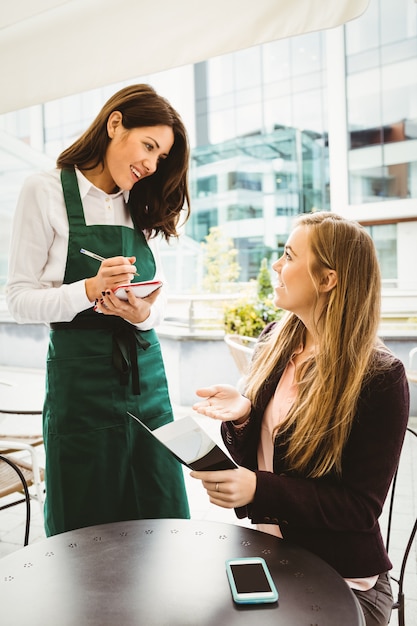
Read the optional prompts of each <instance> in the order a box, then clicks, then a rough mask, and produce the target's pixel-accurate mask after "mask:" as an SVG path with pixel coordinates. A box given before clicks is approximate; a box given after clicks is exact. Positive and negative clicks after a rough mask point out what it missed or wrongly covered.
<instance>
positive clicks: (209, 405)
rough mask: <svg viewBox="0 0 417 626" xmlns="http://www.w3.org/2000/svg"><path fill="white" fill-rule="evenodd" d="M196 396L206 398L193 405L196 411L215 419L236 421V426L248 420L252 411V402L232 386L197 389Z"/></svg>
mask: <svg viewBox="0 0 417 626" xmlns="http://www.w3.org/2000/svg"><path fill="white" fill-rule="evenodd" d="M196 394H197V395H198V396H200V397H201V398H205V399H204V400H203V401H202V402H196V403H195V404H194V405H193V407H192V408H193V409H194V411H197V413H201V414H202V415H207V416H208V417H212V418H213V419H217V420H222V421H224V422H226V421H234V422H235V423H236V424H239V423H241V424H242V423H243V422H245V421H246V420H247V418H248V417H249V415H250V411H251V402H250V400H248V398H245V396H242V394H240V393H239V391H238V390H237V389H236V388H235V387H233V386H232V385H213V386H212V387H204V388H202V389H197V391H196Z"/></svg>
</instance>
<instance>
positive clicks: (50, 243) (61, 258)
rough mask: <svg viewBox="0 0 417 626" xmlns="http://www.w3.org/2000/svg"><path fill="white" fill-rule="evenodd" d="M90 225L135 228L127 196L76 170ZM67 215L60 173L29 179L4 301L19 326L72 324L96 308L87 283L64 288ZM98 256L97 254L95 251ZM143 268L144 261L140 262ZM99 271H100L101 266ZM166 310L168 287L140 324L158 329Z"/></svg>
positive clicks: (154, 245) (16, 222)
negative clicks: (110, 191)
mask: <svg viewBox="0 0 417 626" xmlns="http://www.w3.org/2000/svg"><path fill="white" fill-rule="evenodd" d="M76 174H77V179H78V186H79V189H80V195H81V199H82V202H83V207H84V215H85V221H86V224H87V226H88V225H93V224H107V225H117V226H127V227H128V228H133V224H132V220H131V217H130V214H129V211H128V209H127V206H126V202H125V200H127V197H128V192H123V191H119V192H117V193H115V194H107V193H105V192H104V191H102V190H101V189H98V188H97V187H95V186H94V185H92V184H91V183H90V182H89V181H88V180H87V178H85V176H83V175H82V174H81V172H79V171H78V170H77V169H76ZM68 236H69V226H68V216H67V211H66V207H65V202H64V195H63V191H62V186H61V179H60V170H59V169H55V170H53V171H50V172H39V173H36V174H33V175H32V176H30V177H29V178H28V179H27V180H26V181H25V183H24V185H23V187H22V190H21V192H20V196H19V200H18V203H17V207H16V211H15V214H14V218H13V227H12V238H11V244H10V258H9V274H8V281H7V285H6V300H7V305H8V307H9V311H10V313H11V315H12V316H13V317H14V319H15V320H16V321H17V322H19V323H22V324H24V323H45V324H49V323H50V322H69V321H71V320H72V319H73V318H74V317H75V316H76V315H77V313H80V312H81V311H84V310H85V309H87V308H88V307H91V306H93V304H94V303H93V302H90V301H89V299H88V298H87V294H86V290H85V280H84V279H83V280H80V281H77V282H74V283H71V284H66V285H64V284H63V280H64V275H65V266H66V262H67V250H68ZM148 244H149V246H150V248H151V250H152V253H153V255H154V257H155V263H156V275H155V279H159V280H162V281H163V280H164V277H163V271H162V266H161V261H160V257H159V252H158V241H157V239H156V238H153V239H149V240H148ZM93 252H96V253H98V254H100V251H99V250H93ZM138 263H140V259H138ZM97 270H98V266H97ZM165 306H166V296H165V294H164V288H162V289H161V292H160V294H159V296H158V298H157V299H156V301H155V302H154V304H153V305H152V307H151V312H150V315H149V317H148V318H147V319H146V320H145V321H144V322H142V323H140V324H136V326H137V327H138V328H139V329H140V330H149V329H150V328H153V327H154V326H156V325H157V324H160V323H161V321H162V318H163V313H164V310H165Z"/></svg>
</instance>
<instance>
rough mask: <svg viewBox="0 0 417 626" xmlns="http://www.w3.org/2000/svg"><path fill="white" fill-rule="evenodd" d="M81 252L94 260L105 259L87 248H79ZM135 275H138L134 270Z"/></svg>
mask: <svg viewBox="0 0 417 626" xmlns="http://www.w3.org/2000/svg"><path fill="white" fill-rule="evenodd" d="M80 252H81V254H85V255H86V256H90V257H91V258H92V259H95V260H96V261H105V260H106V259H105V257H104V256H100V255H99V254H95V252H90V251H89V250H84V248H81V249H80ZM135 276H140V274H138V273H137V272H135Z"/></svg>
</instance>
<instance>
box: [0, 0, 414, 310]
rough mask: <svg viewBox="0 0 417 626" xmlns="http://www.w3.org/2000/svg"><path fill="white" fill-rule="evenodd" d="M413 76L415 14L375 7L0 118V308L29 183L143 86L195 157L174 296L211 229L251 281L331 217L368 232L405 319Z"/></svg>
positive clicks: (194, 280)
mask: <svg viewBox="0 0 417 626" xmlns="http://www.w3.org/2000/svg"><path fill="white" fill-rule="evenodd" d="M416 76H417V3H416V2H414V1H413V0H370V4H369V6H368V8H367V10H366V11H365V13H364V14H363V15H362V16H361V17H359V18H358V19H355V20H353V21H351V22H348V23H347V24H346V25H345V26H341V27H338V28H335V29H332V30H328V31H320V32H314V33H309V34H306V35H301V36H297V37H291V38H287V39H281V40H279V41H275V42H272V43H268V44H263V45H260V46H254V47H252V48H249V49H246V50H242V51H239V52H235V53H232V54H227V55H224V56H219V57H216V58H212V59H210V60H208V61H204V62H201V63H198V64H196V65H189V66H184V67H181V68H177V69H173V70H169V71H165V72H161V73H159V74H154V75H147V76H138V77H137V79H135V80H131V81H128V82H124V83H118V84H112V85H109V86H107V87H105V88H102V89H96V90H93V91H89V92H85V93H80V94H77V95H73V96H69V97H66V98H62V99H60V100H55V101H52V102H45V103H43V104H41V105H36V106H33V107H30V108H28V109H23V110H19V111H14V112H11V113H7V114H5V115H2V116H0V177H1V190H2V193H1V195H0V215H1V224H2V227H1V231H0V297H3V299H4V284H5V280H6V275H7V258H8V242H9V236H10V228H11V221H12V216H13V211H14V207H15V205H16V201H17V197H18V194H19V190H20V187H21V184H22V182H23V180H24V179H25V178H26V177H27V176H28V175H29V174H30V173H31V172H32V171H34V170H38V169H45V168H46V169H48V168H52V167H54V163H55V159H56V157H57V155H58V154H59V153H60V151H61V150H62V149H64V148H65V147H67V146H68V145H69V144H70V143H71V142H72V141H73V140H74V139H76V138H77V137H78V136H79V135H80V134H81V133H82V132H83V131H84V129H85V128H86V127H87V126H88V125H89V123H90V122H91V120H92V119H93V118H94V117H95V116H96V114H97V113H98V111H99V109H100V108H101V106H102V104H103V103H104V102H105V100H106V99H107V98H108V97H109V96H110V95H111V94H112V93H114V92H115V91H116V90H117V89H118V88H121V87H122V86H124V85H126V84H132V83H135V82H148V83H150V84H151V85H152V86H154V87H155V88H156V89H157V91H158V92H160V93H161V94H162V95H164V96H165V97H167V98H168V99H169V100H170V101H171V103H172V104H173V105H174V106H175V107H176V108H177V109H178V111H179V112H180V113H181V115H182V117H183V119H184V122H185V124H186V126H187V128H188V130H189V133H190V140H191V147H192V164H191V191H192V216H191V219H190V220H189V222H188V223H187V224H186V226H185V228H184V231H183V236H182V237H181V238H180V240H179V242H178V243H176V244H171V245H169V246H164V247H163V258H164V259H165V261H164V265H165V271H166V273H167V277H168V282H169V284H170V289H171V291H172V292H174V293H178V294H180V293H191V292H195V291H198V290H199V289H200V288H201V278H202V272H201V263H200V257H201V247H200V245H199V244H200V242H201V241H203V240H204V238H205V237H206V236H207V234H208V233H209V230H210V228H211V227H213V226H221V227H222V230H223V231H224V233H225V234H226V235H228V236H229V237H231V238H232V239H233V242H234V246H235V247H236V248H237V250H238V261H239V264H240V266H241V276H240V279H241V280H242V281H247V280H249V279H251V278H254V277H256V275H257V273H258V271H259V267H260V263H261V260H262V259H263V258H264V257H266V258H267V259H268V261H270V262H271V263H272V262H273V261H274V259H275V258H277V256H278V255H280V254H281V252H282V250H283V246H284V243H285V240H286V238H287V235H288V233H289V230H290V228H291V221H292V219H293V217H294V216H295V215H297V214H299V213H303V212H309V211H321V210H332V211H335V212H337V213H340V214H342V215H345V216H347V217H351V218H353V219H357V220H359V221H360V222H361V223H363V224H364V225H365V226H366V227H367V228H368V229H369V230H370V232H371V234H372V237H373V239H374V241H375V244H376V247H377V250H378V254H379V259H380V263H381V269H382V275H383V281H384V288H385V293H386V294H388V296H389V295H390V294H391V296H392V295H393V296H395V297H399V298H402V299H403V302H404V305H401V306H402V307H403V308H404V307H405V308H406V307H407V306H408V305H407V304H405V303H406V302H408V301H410V302H411V300H408V296H410V297H411V298H412V299H413V302H415V297H416V294H417V277H416V272H415V268H416V267H417V245H416V242H417V81H416ZM413 306H414V305H413ZM410 311H411V312H412V306H411V305H410ZM415 315H417V313H415Z"/></svg>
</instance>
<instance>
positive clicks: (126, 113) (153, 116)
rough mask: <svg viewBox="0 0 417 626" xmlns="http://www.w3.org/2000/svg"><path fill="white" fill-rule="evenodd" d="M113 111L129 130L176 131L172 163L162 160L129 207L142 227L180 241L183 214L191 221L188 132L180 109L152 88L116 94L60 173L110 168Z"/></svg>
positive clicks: (65, 157) (68, 153)
mask: <svg viewBox="0 0 417 626" xmlns="http://www.w3.org/2000/svg"><path fill="white" fill-rule="evenodd" d="M113 111H120V113H121V114H122V124H123V127H124V128H125V129H127V130H131V129H133V128H140V127H143V126H158V125H163V126H169V127H170V128H172V130H173V133H174V144H173V146H172V148H171V150H170V153H169V155H168V157H167V158H166V159H163V160H161V162H160V163H159V165H158V168H157V170H156V172H155V173H154V174H152V175H151V176H149V177H146V178H144V179H143V180H142V181H140V182H139V184H138V183H136V184H135V185H134V186H133V188H132V190H131V191H130V195H129V206H130V210H131V213H132V219H133V221H134V223H135V226H136V227H138V228H140V229H142V230H148V231H153V234H155V235H156V234H158V233H159V232H161V233H162V234H163V236H164V237H165V239H167V240H168V239H169V237H171V236H178V233H177V225H178V223H179V220H180V216H181V211H183V210H184V216H183V221H184V222H185V221H186V220H187V219H188V217H189V215H190V198H189V191H188V167H189V157H190V150H189V144H188V137H187V131H186V130H185V127H184V124H183V122H182V120H181V118H180V116H179V114H178V113H177V112H176V111H175V109H174V108H173V107H172V106H171V105H170V103H169V102H168V101H167V100H166V99H165V98H163V97H162V96H160V95H158V94H157V93H156V91H155V90H154V89H153V88H152V87H150V86H149V85H142V84H140V85H131V86H130V87H125V88H124V89H121V90H120V91H118V92H117V93H115V94H114V95H113V96H112V97H111V98H110V99H109V100H108V101H107V102H106V104H105V105H104V106H103V108H102V109H101V111H100V113H99V114H98V115H97V117H96V118H95V120H94V121H93V122H92V124H91V125H90V127H89V128H88V129H87V130H86V131H85V133H83V135H81V137H80V138H79V139H77V141H75V142H74V143H73V144H72V145H71V146H70V147H69V148H67V149H66V150H64V151H63V152H62V153H61V154H60V155H59V157H58V159H57V167H59V168H62V169H69V168H71V167H73V166H74V165H76V166H77V167H79V168H80V169H84V170H88V169H93V168H95V167H97V166H98V165H100V164H101V165H103V166H104V160H105V155H106V151H107V146H108V144H109V142H110V138H109V136H108V133H107V120H108V118H109V116H110V114H111V113H113ZM184 205H186V206H185V207H184Z"/></svg>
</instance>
